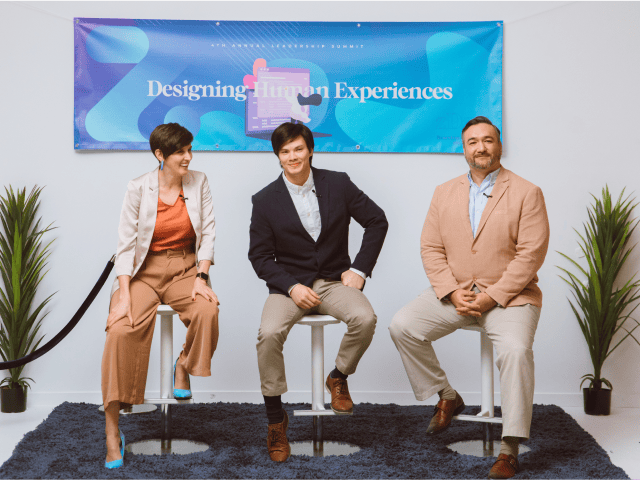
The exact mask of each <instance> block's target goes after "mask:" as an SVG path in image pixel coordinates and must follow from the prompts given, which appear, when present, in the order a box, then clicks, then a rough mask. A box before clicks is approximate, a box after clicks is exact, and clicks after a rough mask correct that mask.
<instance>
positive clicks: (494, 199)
mask: <svg viewBox="0 0 640 480" xmlns="http://www.w3.org/2000/svg"><path fill="white" fill-rule="evenodd" d="M501 168H502V170H500V173H499V174H498V178H496V183H495V185H494V186H493V190H491V198H489V200H487V205H486V206H485V207H484V211H483V212H482V217H480V223H479V224H478V231H477V232H476V238H475V239H474V241H475V240H476V239H477V238H478V236H479V235H480V232H482V229H483V227H484V225H485V223H487V219H488V218H489V215H491V212H493V209H494V208H496V205H497V204H498V202H499V201H500V198H502V196H503V195H504V192H506V191H507V188H509V175H507V170H506V169H505V168H504V167H501Z"/></svg>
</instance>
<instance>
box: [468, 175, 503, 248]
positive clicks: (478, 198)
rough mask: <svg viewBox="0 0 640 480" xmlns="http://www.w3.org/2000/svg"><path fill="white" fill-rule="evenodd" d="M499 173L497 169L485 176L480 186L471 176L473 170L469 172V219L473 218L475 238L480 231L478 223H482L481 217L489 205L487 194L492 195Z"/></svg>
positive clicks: (472, 225) (472, 228)
mask: <svg viewBox="0 0 640 480" xmlns="http://www.w3.org/2000/svg"><path fill="white" fill-rule="evenodd" d="M498 173H500V169H497V170H496V171H494V172H491V173H490V174H489V175H487V176H486V177H484V180H482V183H481V184H480V186H478V185H476V183H475V182H474V181H473V178H471V172H468V173H467V177H469V183H470V189H469V220H471V230H473V238H475V236H476V232H477V231H478V225H480V219H481V218H482V212H484V207H486V206H487V201H488V200H489V198H488V197H487V195H489V196H490V195H491V192H492V190H493V186H494V185H495V183H496V178H498Z"/></svg>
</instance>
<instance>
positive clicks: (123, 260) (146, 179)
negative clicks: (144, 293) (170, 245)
mask: <svg viewBox="0 0 640 480" xmlns="http://www.w3.org/2000/svg"><path fill="white" fill-rule="evenodd" d="M158 171H159V168H156V169H155V170H154V171H152V172H149V173H145V174H144V175H142V176H140V177H138V178H136V179H134V180H131V181H130V182H129V185H128V186H127V193H126V194H125V196H124V202H123V204H122V212H121V213H120V224H119V225H118V250H117V252H116V261H115V270H116V279H115V281H114V283H113V286H112V287H111V295H113V294H114V293H115V292H116V290H118V288H120V285H119V282H118V278H117V277H119V276H120V275H130V276H131V278H132V279H133V277H135V275H136V273H137V272H138V270H140V267H141V266H142V264H143V262H144V260H145V258H146V257H147V253H148V252H149V246H150V245H151V239H152V238H153V232H154V230H155V226H156V217H157V215H158V194H159V192H160V189H159V186H158ZM182 189H183V191H184V197H185V204H186V206H187V212H188V213H189V219H190V220H191V225H192V226H193V229H194V230H195V232H196V245H195V251H196V265H197V263H198V262H200V261H202V260H211V264H213V243H214V240H215V238H216V230H215V217H214V214H213V202H212V200H211V191H210V190H209V182H208V181H207V176H206V175H205V174H204V173H202V172H196V171H193V170H191V171H189V173H187V174H186V175H185V176H184V177H182Z"/></svg>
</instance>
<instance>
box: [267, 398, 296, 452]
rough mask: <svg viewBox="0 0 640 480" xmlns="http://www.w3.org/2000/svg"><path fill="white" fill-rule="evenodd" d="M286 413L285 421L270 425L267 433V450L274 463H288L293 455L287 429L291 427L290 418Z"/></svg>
mask: <svg viewBox="0 0 640 480" xmlns="http://www.w3.org/2000/svg"><path fill="white" fill-rule="evenodd" d="M282 411H283V412H284V420H283V421H282V422H280V423H271V424H269V432H268V433H267V448H268V449H269V456H270V457H271V460H273V461H274V462H286V461H287V458H289V456H290V455H291V447H290V446H289V440H287V427H288V426H289V416H288V415H287V412H286V411H284V410H282Z"/></svg>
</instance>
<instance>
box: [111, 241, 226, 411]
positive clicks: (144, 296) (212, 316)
mask: <svg viewBox="0 0 640 480" xmlns="http://www.w3.org/2000/svg"><path fill="white" fill-rule="evenodd" d="M195 262H196V257H195V253H193V252H189V251H186V250H184V251H183V250H167V251H164V252H161V253H159V254H153V253H152V252H149V254H148V255H147V258H146V259H145V262H144V264H143V266H142V267H141V268H140V270H139V271H138V273H137V274H136V276H135V277H134V278H133V279H132V280H131V283H130V287H129V290H130V292H131V312H132V316H133V321H134V326H133V328H131V325H130V323H129V318H128V317H124V318H122V319H120V320H119V321H118V322H116V323H115V324H113V325H112V326H111V327H110V328H109V329H108V330H107V340H106V342H105V345H104V354H103V356H102V401H103V403H104V406H105V408H106V407H107V406H108V405H109V404H110V403H111V402H115V401H120V402H122V403H130V404H140V403H142V402H143V401H144V390H145V386H146V383H147V370H148V367H149V352H150V350H151V340H152V338H153V330H154V326H155V321H156V311H157V309H158V306H159V305H160V303H164V304H166V305H169V306H170V307H171V308H173V309H174V310H175V311H176V312H178V314H179V315H180V320H182V323H184V325H185V326H186V327H187V337H186V340H185V343H184V345H183V346H182V352H180V357H179V360H178V363H179V364H180V365H182V366H183V367H184V368H185V369H186V371H187V372H188V373H189V375H196V376H200V377H208V376H210V375H211V358H212V357H213V352H214V351H215V349H216V345H217V343H218V307H217V305H216V304H215V303H213V302H209V301H208V300H205V299H204V298H203V297H202V296H200V295H197V296H196V300H195V301H193V300H192V299H191V292H192V290H193V283H194V281H195V275H196V273H197V267H196V266H195ZM118 298H119V290H118V291H117V292H116V293H114V294H113V297H112V299H111V304H112V306H113V305H115V302H117V301H118Z"/></svg>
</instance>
